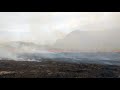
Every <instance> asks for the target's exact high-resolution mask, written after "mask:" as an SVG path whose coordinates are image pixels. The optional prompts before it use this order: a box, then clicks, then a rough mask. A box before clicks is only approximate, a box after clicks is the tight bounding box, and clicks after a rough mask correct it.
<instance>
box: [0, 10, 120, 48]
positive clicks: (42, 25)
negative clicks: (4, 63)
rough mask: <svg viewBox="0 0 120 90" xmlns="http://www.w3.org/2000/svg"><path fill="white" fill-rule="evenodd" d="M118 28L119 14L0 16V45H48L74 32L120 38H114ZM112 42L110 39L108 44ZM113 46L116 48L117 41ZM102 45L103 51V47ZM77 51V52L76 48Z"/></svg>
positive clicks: (119, 27)
mask: <svg viewBox="0 0 120 90" xmlns="http://www.w3.org/2000/svg"><path fill="white" fill-rule="evenodd" d="M119 24H120V13H119V12H0V42H1V43H2V42H9V41H25V42H26V41H27V42H34V43H39V44H43V45H44V44H47V45H51V44H54V43H55V42H56V41H57V40H59V39H64V38H65V37H66V36H67V35H68V34H70V33H71V32H73V31H76V30H79V31H89V32H90V33H91V34H92V33H93V31H96V32H98V33H96V37H97V36H98V35H99V31H107V33H108V34H109V31H110V32H111V31H112V32H113V33H114V34H113V35H112V37H116V38H120V36H116V34H117V33H119V32H120V25H119ZM114 31H115V32H114ZM116 31H117V33H116ZM97 34H98V35H97ZM86 35H87V34H86ZM117 35H118V34H117ZM96 37H94V38H96ZM101 37H102V34H101V36H100V38H101ZM97 38H99V37H97ZM103 38H105V37H103ZM116 38H115V39H114V38H113V39H112V38H111V43H112V41H113V43H114V41H115V40H116ZM107 39H109V38H107ZM81 40H82V41H85V40H86V39H85V40H84V38H81ZM78 41H79V40H78ZM88 41H89V40H88ZM71 42H72V41H71ZM116 42H117V44H118V45H116V46H117V48H119V43H120V41H119V40H116ZM94 43H97V42H96V41H95V42H94ZM87 44H89V43H87ZM103 45H104V47H107V44H103ZM105 45H106V46H105ZM73 47H76V45H75V46H74V45H73ZM77 47H79V48H80V45H79V46H77ZM95 47H97V46H95ZM113 47H114V48H115V46H114V45H113ZM110 48H112V47H110Z"/></svg>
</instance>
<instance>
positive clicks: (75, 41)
mask: <svg viewBox="0 0 120 90" xmlns="http://www.w3.org/2000/svg"><path fill="white" fill-rule="evenodd" d="M119 37H120V31H119V30H104V31H80V30H75V31H73V32H71V33H69V34H68V35H67V36H66V37H65V38H63V39H60V40H57V41H56V43H55V44H54V46H53V47H54V48H56V49H65V50H80V51H112V50H118V49H120V41H119Z"/></svg>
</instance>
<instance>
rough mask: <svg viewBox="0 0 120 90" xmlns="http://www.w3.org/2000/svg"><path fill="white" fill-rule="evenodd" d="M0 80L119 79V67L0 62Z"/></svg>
mask: <svg viewBox="0 0 120 90" xmlns="http://www.w3.org/2000/svg"><path fill="white" fill-rule="evenodd" d="M0 78H120V66H115V65H100V64H82V63H69V62H62V61H52V60H51V61H49V60H45V61H42V62H34V61H12V60H0Z"/></svg>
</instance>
